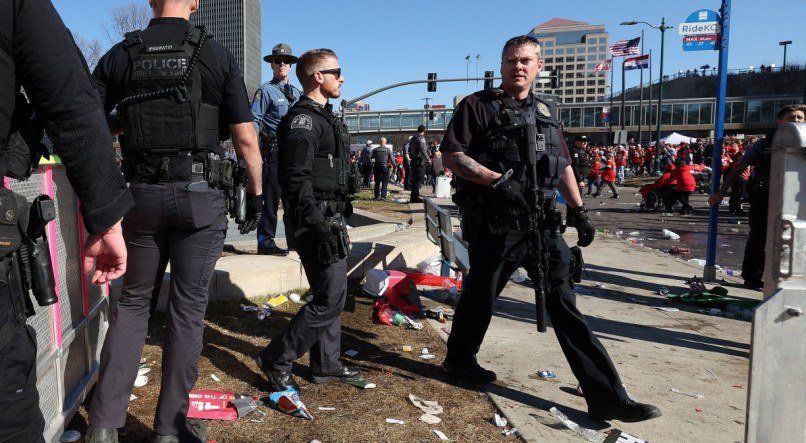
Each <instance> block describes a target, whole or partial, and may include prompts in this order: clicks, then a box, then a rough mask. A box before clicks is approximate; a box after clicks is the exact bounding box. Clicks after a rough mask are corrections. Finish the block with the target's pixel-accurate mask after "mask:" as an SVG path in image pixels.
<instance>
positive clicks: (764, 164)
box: [754, 134, 772, 180]
mask: <svg viewBox="0 0 806 443" xmlns="http://www.w3.org/2000/svg"><path fill="white" fill-rule="evenodd" d="M758 143H761V146H760V148H761V149H760V150H759V151H758V161H757V162H756V165H755V169H754V170H755V173H756V176H757V177H760V178H764V179H767V180H769V178H770V173H771V172H772V135H770V134H768V135H767V137H765V138H764V139H763V140H760V141H758Z"/></svg>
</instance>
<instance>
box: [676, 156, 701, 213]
mask: <svg viewBox="0 0 806 443" xmlns="http://www.w3.org/2000/svg"><path fill="white" fill-rule="evenodd" d="M672 178H674V180H675V182H676V185H677V192H676V195H675V201H679V202H680V203H682V204H683V207H682V208H681V209H680V213H681V214H691V211H692V210H693V208H692V207H691V205H690V204H689V202H688V197H689V196H690V195H691V193H692V192H694V190H695V189H696V188H697V181H696V180H694V176H693V175H692V174H691V165H688V164H685V163H684V162H682V161H679V160H678V161H677V167H676V168H675V169H674V171H673V172H672Z"/></svg>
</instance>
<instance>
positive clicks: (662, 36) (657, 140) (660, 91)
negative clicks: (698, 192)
mask: <svg viewBox="0 0 806 443" xmlns="http://www.w3.org/2000/svg"><path fill="white" fill-rule="evenodd" d="M658 29H660V76H659V77H658V78H659V79H660V82H659V83H658V114H657V115H658V124H657V126H656V128H657V130H656V132H655V159H656V161H655V170H654V171H653V174H658V173H659V172H660V157H659V156H658V154H659V151H658V148H660V131H661V119H660V117H661V105H662V104H663V46H664V44H663V43H664V40H666V38H665V37H666V29H668V28H667V26H666V17H661V20H660V28H658Z"/></svg>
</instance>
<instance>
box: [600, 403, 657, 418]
mask: <svg viewBox="0 0 806 443" xmlns="http://www.w3.org/2000/svg"><path fill="white" fill-rule="evenodd" d="M660 416H661V412H660V409H658V407H657V406H653V405H650V404H646V403H638V402H636V401H632V400H627V401H625V402H621V403H616V404H614V405H609V406H589V407H588V417H589V418H590V419H591V420H597V421H607V420H619V421H623V422H627V423H633V422H638V421H644V420H649V419H651V418H655V417H660Z"/></svg>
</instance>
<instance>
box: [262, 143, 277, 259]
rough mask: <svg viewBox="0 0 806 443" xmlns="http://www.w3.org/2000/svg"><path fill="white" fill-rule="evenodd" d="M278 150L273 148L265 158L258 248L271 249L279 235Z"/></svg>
mask: <svg viewBox="0 0 806 443" xmlns="http://www.w3.org/2000/svg"><path fill="white" fill-rule="evenodd" d="M277 151H278V149H273V150H272V152H270V153H269V154H268V155H267V156H266V157H264V158H263V211H262V212H261V213H260V221H259V222H258V225H257V247H258V249H269V248H271V247H273V246H275V244H274V237H275V236H276V235H277V210H278V209H279V208H280V195H281V192H280V182H279V180H278V175H277V174H278V172H279V171H278V169H277Z"/></svg>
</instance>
